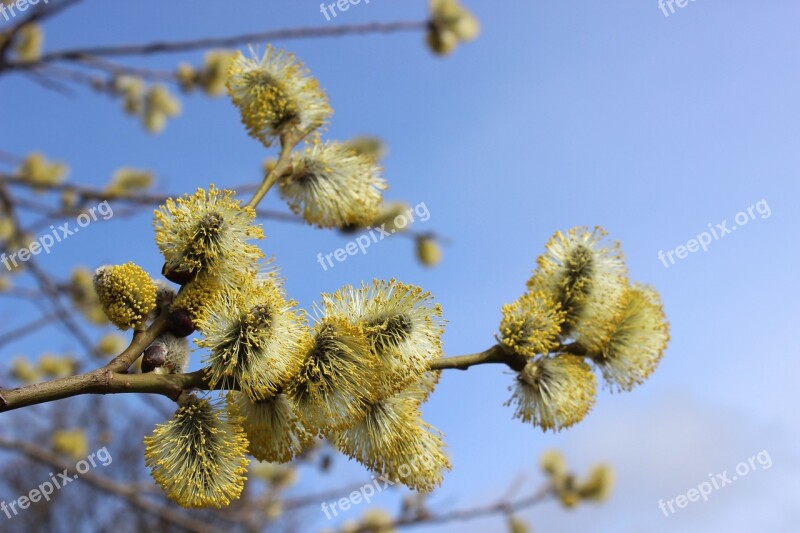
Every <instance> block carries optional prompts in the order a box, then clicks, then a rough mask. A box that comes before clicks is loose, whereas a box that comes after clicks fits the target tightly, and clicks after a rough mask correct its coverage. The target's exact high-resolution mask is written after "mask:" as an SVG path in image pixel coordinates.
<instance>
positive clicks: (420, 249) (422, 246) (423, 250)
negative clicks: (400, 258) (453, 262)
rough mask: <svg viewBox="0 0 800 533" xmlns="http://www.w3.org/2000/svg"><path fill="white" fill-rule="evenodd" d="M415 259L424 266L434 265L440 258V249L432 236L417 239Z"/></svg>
mask: <svg viewBox="0 0 800 533" xmlns="http://www.w3.org/2000/svg"><path fill="white" fill-rule="evenodd" d="M417 259H419V262H420V263H422V264H423V265H425V266H426V267H435V266H436V265H438V264H439V262H440V261H441V260H442V249H441V248H440V247H439V244H438V243H437V242H436V240H435V239H433V238H432V237H419V238H418V239H417Z"/></svg>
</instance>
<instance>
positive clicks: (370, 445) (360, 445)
mask: <svg viewBox="0 0 800 533" xmlns="http://www.w3.org/2000/svg"><path fill="white" fill-rule="evenodd" d="M420 416H421V413H420V399H419V397H418V396H417V395H415V394H413V393H411V392H408V391H404V392H401V393H398V394H395V395H394V396H390V397H388V398H385V399H383V400H379V401H377V402H375V403H373V404H371V405H370V406H369V407H368V408H367V412H366V416H365V417H364V418H363V419H362V420H360V421H359V422H357V423H356V424H355V425H353V426H351V427H348V428H346V429H343V430H341V431H339V432H337V433H335V434H334V435H332V438H331V441H332V442H333V443H334V445H335V446H336V447H337V448H338V449H339V450H340V451H341V452H342V453H344V454H346V455H347V456H349V457H352V458H353V459H355V460H357V461H358V462H360V463H361V464H363V465H366V466H369V465H372V464H375V463H377V462H379V461H381V460H382V458H385V457H391V456H394V455H397V454H398V453H399V452H400V451H402V450H403V446H405V445H406V443H407V442H408V441H410V440H413V439H414V438H415V437H416V436H417V433H418V432H419V424H418V419H419V418H420Z"/></svg>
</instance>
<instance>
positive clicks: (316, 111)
mask: <svg viewBox="0 0 800 533" xmlns="http://www.w3.org/2000/svg"><path fill="white" fill-rule="evenodd" d="M227 85H228V94H229V95H230V96H231V99H232V100H233V103H234V104H235V105H236V106H237V107H238V108H239V112H240V114H241V117H242V123H243V124H244V125H245V126H246V127H247V131H248V133H249V134H250V135H251V136H252V137H253V138H255V139H258V140H260V141H261V142H262V143H264V145H266V146H270V145H271V144H272V142H273V141H274V140H275V139H278V138H280V137H281V136H283V135H286V134H289V133H295V134H309V133H311V132H312V131H313V130H315V129H317V128H319V127H320V126H322V125H323V124H325V122H326V121H327V120H328V118H329V117H330V115H331V108H330V106H329V105H328V98H327V96H326V95H325V93H324V92H323V91H322V89H320V87H319V83H318V82H317V80H316V79H314V78H313V77H312V76H311V75H310V74H309V72H308V69H306V68H305V66H303V64H302V63H301V62H300V61H299V60H298V59H297V58H296V57H295V56H294V55H293V54H291V53H289V52H285V51H283V50H278V49H275V48H273V47H272V46H267V47H266V49H265V51H264V54H263V55H262V56H261V57H258V56H257V55H256V52H255V50H253V49H251V57H250V58H246V57H245V56H244V55H243V54H242V53H241V52H238V53H237V54H236V56H235V57H234V59H233V63H232V65H231V67H230V71H229V73H228V80H227Z"/></svg>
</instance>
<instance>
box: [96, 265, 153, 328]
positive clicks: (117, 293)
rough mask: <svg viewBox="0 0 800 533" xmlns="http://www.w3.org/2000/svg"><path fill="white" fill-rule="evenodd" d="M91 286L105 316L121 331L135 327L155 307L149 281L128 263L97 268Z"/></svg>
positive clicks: (142, 271) (148, 278)
mask: <svg viewBox="0 0 800 533" xmlns="http://www.w3.org/2000/svg"><path fill="white" fill-rule="evenodd" d="M94 289H95V292H96V293H97V297H98V298H99V300H100V304H101V305H102V306H103V311H104V312H105V314H106V316H107V317H108V319H109V320H110V321H111V322H112V323H113V324H114V325H115V326H117V327H118V328H120V329H122V330H126V329H128V328H133V327H136V326H138V325H139V324H141V323H142V322H143V321H144V319H145V318H146V317H147V315H148V314H149V313H150V312H151V311H153V310H154V309H155V308H156V286H155V284H154V283H153V280H152V279H150V276H149V275H148V274H147V272H145V271H144V270H143V269H142V267H140V266H139V265H136V264H135V263H132V262H129V263H126V264H124V265H115V266H109V265H107V266H102V267H100V268H98V269H97V271H96V272H95V275H94Z"/></svg>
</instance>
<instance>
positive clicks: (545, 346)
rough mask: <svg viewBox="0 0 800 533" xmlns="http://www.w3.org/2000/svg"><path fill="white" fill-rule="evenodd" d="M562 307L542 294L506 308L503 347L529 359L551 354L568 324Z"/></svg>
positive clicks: (528, 297)
mask: <svg viewBox="0 0 800 533" xmlns="http://www.w3.org/2000/svg"><path fill="white" fill-rule="evenodd" d="M560 307H561V304H559V303H556V302H555V301H554V300H553V298H552V297H551V296H550V295H548V294H547V293H545V292H542V291H537V292H531V293H527V294H525V295H523V296H522V297H521V298H519V299H518V300H517V301H516V302H514V303H513V304H508V305H504V306H503V320H502V321H501V322H500V335H501V339H500V341H501V343H502V344H503V346H505V347H506V348H508V349H509V350H512V351H513V352H515V353H518V354H520V355H524V356H525V357H534V356H536V355H538V354H547V353H550V351H551V350H553V349H554V348H555V347H556V346H558V336H559V334H560V333H561V325H562V324H563V323H564V312H563V311H561V309H560Z"/></svg>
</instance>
